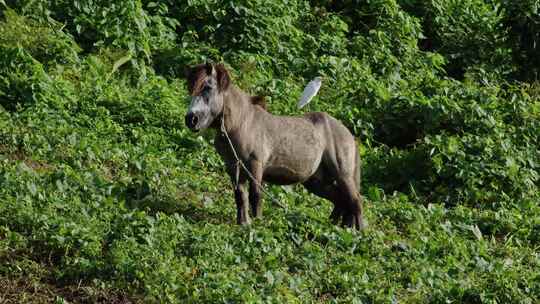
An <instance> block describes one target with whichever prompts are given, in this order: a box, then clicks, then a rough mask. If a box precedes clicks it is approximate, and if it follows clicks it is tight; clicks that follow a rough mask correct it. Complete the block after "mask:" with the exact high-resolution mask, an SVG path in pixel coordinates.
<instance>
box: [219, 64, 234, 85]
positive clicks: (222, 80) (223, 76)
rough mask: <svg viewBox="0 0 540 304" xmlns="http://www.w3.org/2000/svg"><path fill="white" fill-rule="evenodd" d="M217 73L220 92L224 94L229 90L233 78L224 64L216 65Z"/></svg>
mask: <svg viewBox="0 0 540 304" xmlns="http://www.w3.org/2000/svg"><path fill="white" fill-rule="evenodd" d="M216 71H217V81H218V87H219V91H220V92H223V91H225V90H227V89H228V88H229V84H230V83H231V78H230V76H229V72H228V71H227V69H226V68H225V66H224V65H223V63H220V64H217V65H216Z"/></svg>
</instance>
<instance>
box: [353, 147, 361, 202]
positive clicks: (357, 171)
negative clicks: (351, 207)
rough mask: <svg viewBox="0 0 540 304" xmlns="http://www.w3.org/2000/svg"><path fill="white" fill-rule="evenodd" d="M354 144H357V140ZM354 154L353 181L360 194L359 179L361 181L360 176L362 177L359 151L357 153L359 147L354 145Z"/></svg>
mask: <svg viewBox="0 0 540 304" xmlns="http://www.w3.org/2000/svg"><path fill="white" fill-rule="evenodd" d="M354 142H355V144H356V143H357V140H355V141H354ZM354 151H355V153H356V162H355V164H354V166H355V167H354V179H355V182H356V187H357V190H358V192H359V193H360V179H361V175H362V168H361V167H362V161H361V160H360V151H359V147H358V145H356V147H355V149H354Z"/></svg>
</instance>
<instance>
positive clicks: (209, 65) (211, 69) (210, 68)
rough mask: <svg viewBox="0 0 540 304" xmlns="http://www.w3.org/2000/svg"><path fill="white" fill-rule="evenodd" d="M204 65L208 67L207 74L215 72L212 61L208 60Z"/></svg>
mask: <svg viewBox="0 0 540 304" xmlns="http://www.w3.org/2000/svg"><path fill="white" fill-rule="evenodd" d="M204 67H205V68H206V74H207V75H212V73H214V65H213V64H212V63H210V62H208V61H207V62H206V63H205V64H204Z"/></svg>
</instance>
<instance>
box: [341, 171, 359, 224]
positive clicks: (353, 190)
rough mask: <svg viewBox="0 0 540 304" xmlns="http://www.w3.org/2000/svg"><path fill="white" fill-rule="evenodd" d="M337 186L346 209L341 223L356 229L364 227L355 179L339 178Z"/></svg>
mask: <svg viewBox="0 0 540 304" xmlns="http://www.w3.org/2000/svg"><path fill="white" fill-rule="evenodd" d="M339 188H340V190H341V191H340V192H341V195H342V201H343V202H344V205H345V209H346V214H345V215H344V216H343V225H345V226H347V227H350V228H356V229H358V230H362V229H364V227H365V225H364V220H363V215H364V214H363V213H364V212H363V206H362V197H361V196H360V193H359V192H358V190H357V187H356V183H355V180H354V179H353V178H345V179H341V180H340V181H339Z"/></svg>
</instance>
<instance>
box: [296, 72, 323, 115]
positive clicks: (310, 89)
mask: <svg viewBox="0 0 540 304" xmlns="http://www.w3.org/2000/svg"><path fill="white" fill-rule="evenodd" d="M321 83H322V77H320V76H317V77H315V79H313V80H312V81H310V82H309V83H308V84H307V86H306V88H305V89H304V92H303V93H302V97H300V100H298V108H299V109H300V108H302V107H303V106H305V105H307V104H308V103H309V102H310V101H311V99H313V97H314V96H315V95H317V92H319V89H320V88H321Z"/></svg>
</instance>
